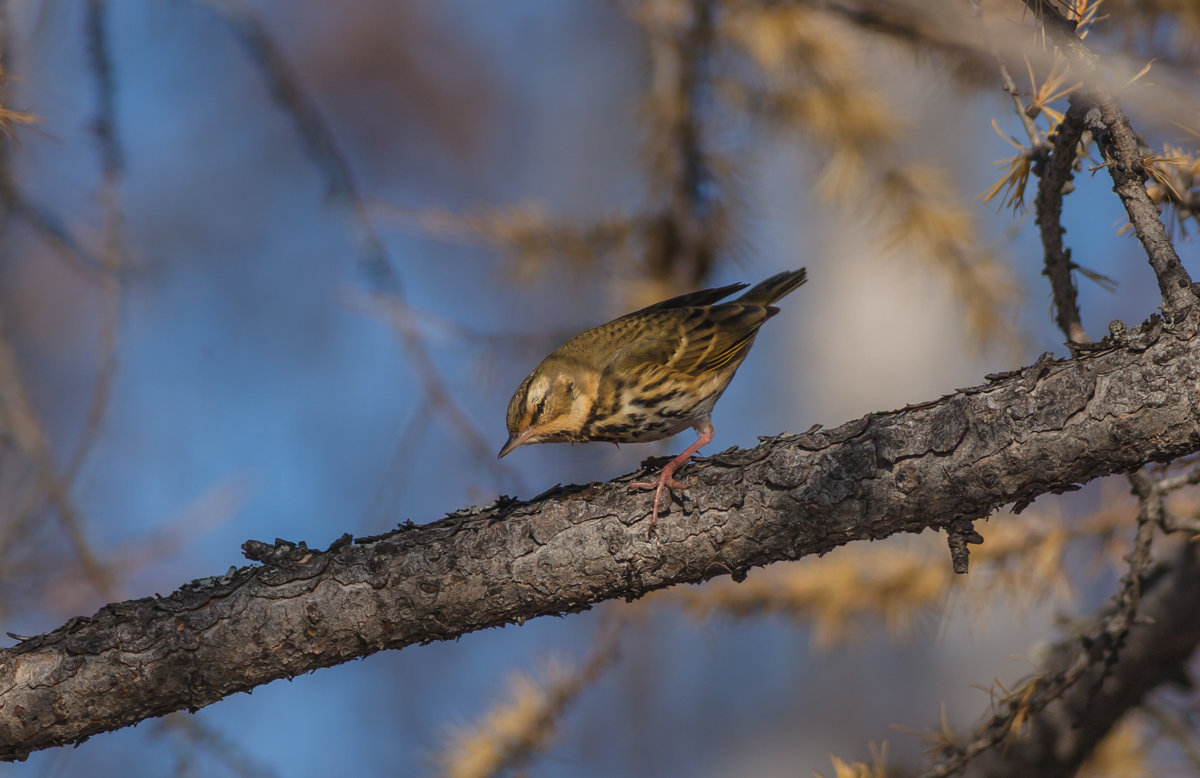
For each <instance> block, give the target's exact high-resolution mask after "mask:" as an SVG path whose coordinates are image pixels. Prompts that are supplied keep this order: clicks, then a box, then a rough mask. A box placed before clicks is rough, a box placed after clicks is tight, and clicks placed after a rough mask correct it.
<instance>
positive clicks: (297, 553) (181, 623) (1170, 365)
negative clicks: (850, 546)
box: [0, 311, 1200, 759]
mask: <svg viewBox="0 0 1200 778" xmlns="http://www.w3.org/2000/svg"><path fill="white" fill-rule="evenodd" d="M1198 329H1200V313H1197V312H1195V311H1193V312H1192V313H1191V315H1190V316H1189V317H1188V318H1187V319H1186V320H1181V321H1179V322H1177V323H1176V325H1174V326H1173V327H1171V328H1167V327H1166V326H1165V325H1163V324H1162V323H1161V322H1159V321H1157V320H1153V321H1151V322H1149V323H1148V324H1146V325H1144V326H1143V327H1142V328H1141V329H1139V330H1138V331H1136V332H1134V333H1133V334H1132V335H1130V336H1129V337H1128V338H1127V339H1125V340H1123V341H1122V342H1120V343H1114V342H1112V341H1108V342H1106V343H1103V344H1100V345H1097V346H1095V347H1093V348H1094V349H1095V350H1093V351H1089V352H1087V353H1085V354H1084V355H1083V356H1081V357H1078V358H1076V359H1073V360H1069V361H1063V360H1054V359H1051V358H1049V355H1046V356H1045V357H1044V358H1043V359H1041V360H1039V361H1038V362H1037V363H1036V364H1034V365H1032V366H1030V367H1027V368H1025V369H1023V370H1020V371H1017V372H1014V373H1008V374H1004V375H999V376H991V377H990V378H991V379H992V382H991V383H989V384H987V385H985V386H981V387H976V388H973V389H966V390H962V391H959V392H958V393H956V394H953V395H950V396H947V397H943V398H942V399H940V400H936V401H933V402H928V403H924V404H921V405H916V406H910V407H908V408H905V409H903V410H900V411H894V412H890V413H879V414H872V415H870V416H867V417H864V418H862V419H859V420H857V421H854V422H851V423H849V424H846V425H843V426H842V427H840V428H838V429H835V430H831V431H819V432H813V433H811V434H803V435H782V436H780V437H778V438H772V439H768V440H764V442H763V443H762V444H761V445H759V446H757V447H755V448H753V449H750V450H744V451H743V450H736V449H731V450H729V451H726V452H723V453H722V454H719V455H717V456H715V457H712V458H709V459H708V460H705V461H703V462H699V463H696V464H694V465H691V466H690V467H689V469H690V471H691V478H692V480H693V487H692V489H691V490H689V491H688V492H686V493H678V494H680V495H681V496H682V497H683V499H684V500H685V504H684V505H683V506H679V505H676V506H674V507H673V509H672V510H671V512H670V513H669V514H667V515H665V516H662V517H660V521H659V526H658V534H657V535H656V536H654V537H649V536H648V535H647V528H648V524H649V522H648V521H647V518H648V514H649V506H650V499H651V498H649V497H647V496H646V495H644V494H641V493H629V492H628V491H627V489H626V488H625V485H626V484H627V483H628V482H629V481H630V480H632V479H633V477H634V476H633V475H631V476H626V477H624V478H620V479H617V480H616V481H614V482H612V483H609V484H590V485H587V486H583V487H569V488H565V489H556V490H552V491H551V492H550V493H547V494H545V495H542V496H540V497H538V498H535V499H533V500H531V501H529V502H517V501H515V500H507V499H506V500H502V501H500V502H498V503H496V504H494V505H492V506H489V507H487V508H483V509H472V510H469V511H466V512H463V513H461V514H458V515H455V516H452V517H450V518H449V519H448V520H444V521H440V522H437V523H435V524H432V525H429V526H424V527H409V528H401V529H400V530H398V531H396V532H394V533H391V534H389V535H386V536H380V537H376V538H366V539H361V540H359V541H357V542H353V543H351V542H349V538H346V539H344V540H343V541H339V542H338V543H335V544H334V546H333V547H331V548H330V549H329V550H328V551H327V552H317V551H310V550H308V549H306V548H303V547H300V548H296V547H293V546H288V545H286V544H278V545H277V546H275V547H271V546H265V545H263V544H247V550H248V553H249V555H250V556H251V557H252V558H255V559H260V560H263V561H265V562H267V564H265V565H263V566H255V567H245V568H241V569H238V570H231V571H230V572H229V573H228V574H227V575H225V576H222V577H219V578H209V579H203V580H199V581H194V582H192V583H191V584H188V585H186V586H184V587H183V588H181V589H180V590H179V591H177V592H175V593H174V594H172V595H171V596H170V597H155V598H146V599H142V600H135V601H130V602H124V603H119V604H115V605H110V606H107V607H105V608H103V609H101V610H100V611H99V612H98V613H97V614H96V615H95V616H94V617H92V618H90V619H76V620H73V621H72V622H70V623H68V624H67V625H65V626H63V627H61V628H59V629H57V630H55V631H54V632H52V633H50V634H48V635H44V636H40V637H37V638H32V639H28V640H24V641H23V642H21V643H20V644H19V645H17V646H15V647H14V648H11V649H8V650H5V651H3V652H0V758H6V759H19V758H22V757H24V756H25V755H27V754H28V753H29V752H30V751H33V750H36V749H40V748H47V747H50V746H54V745H60V744H64V743H71V742H77V741H79V740H81V739H83V738H86V737H87V736H89V735H92V734H95V733H97V732H101V731H105V730H109V729H115V728H118V727H121V726H125V725H128V724H132V723H135V722H137V721H140V720H143V719H145V718H149V717H152V716H157V715H161V714H164V713H167V712H169V711H173V710H178V709H181V708H189V709H196V708H200V707H203V706H205V705H209V704H211V703H213V702H215V701H217V700H219V699H221V698H222V697H225V696H227V695H229V694H232V693H234V692H238V691H247V690H250V689H252V688H254V687H255V686H257V685H259V684H263V683H266V682H268V681H271V680H274V679H277V678H281V677H291V676H294V675H297V674H299V673H303V672H308V671H311V670H314V669H316V668H320V667H326V666H330V665H334V664H338V663H341V662H345V661H347V660H349V659H352V658H356V657H362V656H366V655H368V654H371V653H374V652H375V651H379V650H381V649H387V648H401V647H404V646H408V645H412V644H413V643H427V642H430V641H433V640H444V639H447V638H454V637H458V636H460V635H463V634H465V633H468V632H471V631H474V630H478V629H482V628H485V627H491V626H497V625H502V624H508V623H521V622H522V621H524V620H525V619H529V618H533V617H535V616H540V615H547V614H558V613H563V612H571V611H579V610H583V609H586V608H588V607H589V606H590V605H592V604H593V603H597V602H600V601H603V600H606V599H615V598H626V599H632V598H636V597H640V596H642V595H643V594H645V593H647V592H649V591H651V590H654V589H659V588H662V587H666V586H670V585H673V584H677V583H684V582H693V581H701V580H705V579H708V578H711V577H714V576H718V575H724V574H731V575H733V577H734V578H735V579H738V578H740V577H743V576H745V575H746V573H747V571H748V570H749V568H751V567H754V566H757V565H764V564H768V563H770V562H774V561H778V560H783V559H795V558H798V557H801V556H804V555H807V554H820V553H823V552H825V551H828V550H830V549H831V548H834V547H835V546H839V545H842V544H845V543H849V542H851V541H854V540H869V539H877V538H884V537H887V536H889V535H892V534H895V533H898V532H919V531H921V530H923V529H926V528H929V527H939V528H944V527H951V526H954V527H957V528H958V530H960V531H961V530H962V529H963V527H962V525H963V523H964V520H968V521H969V520H971V519H975V518H979V517H983V516H987V515H988V514H989V513H990V512H991V511H993V510H995V509H996V508H998V507H999V506H1001V505H1005V504H1008V503H1016V506H1017V508H1018V509H1019V508H1021V507H1023V506H1025V505H1027V504H1028V503H1029V502H1030V501H1032V500H1033V499H1034V498H1036V497H1037V496H1038V495H1041V494H1045V493H1047V492H1062V491H1066V490H1070V489H1073V488H1075V487H1076V486H1077V485H1078V484H1082V483H1084V482H1086V481H1089V480H1091V479H1093V478H1096V477H1098V476H1101V475H1107V474H1110V473H1117V472H1128V471H1132V470H1135V469H1137V468H1139V467H1141V466H1142V465H1144V464H1145V463H1147V462H1150V461H1168V460H1172V459H1175V458H1177V457H1180V456H1182V455H1185V454H1188V453H1191V452H1193V451H1197V450H1200V338H1198V337H1197V332H1198Z"/></svg>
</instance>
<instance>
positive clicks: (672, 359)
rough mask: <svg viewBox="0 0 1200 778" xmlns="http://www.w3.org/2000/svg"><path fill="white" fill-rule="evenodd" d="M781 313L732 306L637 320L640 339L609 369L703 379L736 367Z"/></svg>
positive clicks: (616, 356) (672, 311)
mask: <svg viewBox="0 0 1200 778" xmlns="http://www.w3.org/2000/svg"><path fill="white" fill-rule="evenodd" d="M778 311H779V309H778V308H772V307H770V306H766V305H743V304H740V303H736V302H733V303H725V304H723V305H716V306H712V307H707V308H674V309H669V310H664V311H658V312H652V313H650V314H648V315H645V316H643V317H641V318H640V319H639V320H638V327H637V329H638V332H637V334H636V336H635V337H630V338H629V339H628V340H626V341H625V342H624V343H623V344H622V346H621V348H620V349H618V350H617V351H615V352H614V354H613V358H612V360H611V361H610V362H609V365H608V369H610V370H615V371H617V372H618V373H626V372H630V373H636V372H638V371H639V370H641V369H645V368H649V367H660V368H665V369H666V370H667V371H669V372H675V373H682V374H684V375H687V376H692V377H699V376H702V375H704V374H706V373H710V372H712V371H714V370H719V369H721V368H724V367H726V366H729V365H733V366H734V367H736V366H737V364H738V363H739V362H741V361H742V359H744V358H745V356H746V352H747V351H748V350H749V348H750V346H751V344H753V342H754V336H755V335H756V334H757V333H758V328H759V327H761V326H762V324H763V322H765V321H766V320H767V319H769V318H770V317H771V316H774V315H775V314H776V313H778ZM606 372H607V371H606Z"/></svg>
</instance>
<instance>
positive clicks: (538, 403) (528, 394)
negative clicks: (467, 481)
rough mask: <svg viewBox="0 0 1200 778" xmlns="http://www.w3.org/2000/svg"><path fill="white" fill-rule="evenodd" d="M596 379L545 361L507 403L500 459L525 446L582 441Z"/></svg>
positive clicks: (575, 368)
mask: <svg viewBox="0 0 1200 778" xmlns="http://www.w3.org/2000/svg"><path fill="white" fill-rule="evenodd" d="M598 380H599V378H598V376H596V375H595V374H594V371H591V370H585V369H583V368H582V366H579V365H576V364H574V363H571V362H565V363H564V362H560V361H558V360H551V359H547V360H546V361H545V362H542V364H540V365H538V366H537V368H536V369H535V370H534V371H533V372H532V373H530V374H529V377H528V378H526V379H525V380H524V381H523V382H522V383H521V385H520V386H519V387H517V391H516V392H515V393H514V394H513V396H512V399H511V400H509V401H508V442H507V443H505V444H504V448H502V449H500V454H499V456H501V457H503V456H504V455H506V454H508V453H509V452H510V451H512V450H513V449H515V448H517V447H518V446H524V445H525V444H526V443H555V442H561V441H569V440H583V437H582V431H583V426H584V424H585V423H586V421H587V417H588V413H589V412H590V411H591V408H592V404H593V403H594V402H595V399H596V384H597V382H598Z"/></svg>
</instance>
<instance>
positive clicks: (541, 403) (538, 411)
mask: <svg viewBox="0 0 1200 778" xmlns="http://www.w3.org/2000/svg"><path fill="white" fill-rule="evenodd" d="M545 410H546V398H545V397H543V398H542V399H540V400H538V402H537V406H535V407H534V409H533V415H534V416H541V415H542V412H543V411H545Z"/></svg>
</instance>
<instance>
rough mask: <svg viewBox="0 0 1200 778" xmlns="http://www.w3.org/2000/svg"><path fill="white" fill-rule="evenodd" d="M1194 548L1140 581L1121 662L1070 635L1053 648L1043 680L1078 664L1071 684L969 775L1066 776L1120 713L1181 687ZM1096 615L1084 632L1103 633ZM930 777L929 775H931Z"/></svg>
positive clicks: (1190, 642)
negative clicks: (1159, 691)
mask: <svg viewBox="0 0 1200 778" xmlns="http://www.w3.org/2000/svg"><path fill="white" fill-rule="evenodd" d="M1198 577H1200V544H1196V543H1187V544H1181V545H1180V547H1178V548H1177V549H1176V551H1175V553H1174V554H1173V555H1172V558H1171V559H1170V561H1169V563H1165V564H1159V565H1158V566H1156V567H1154V568H1152V569H1151V570H1150V572H1149V573H1148V574H1147V576H1146V579H1145V590H1144V591H1143V592H1142V596H1141V603H1140V606H1139V618H1138V620H1137V622H1136V623H1134V624H1132V625H1130V626H1129V629H1128V633H1127V637H1126V639H1125V642H1124V645H1123V647H1122V649H1121V661H1120V662H1117V663H1115V664H1110V663H1107V662H1104V661H1098V654H1102V653H1103V651H1104V647H1103V646H1101V645H1098V644H1097V643H1095V642H1093V641H1091V640H1088V639H1086V638H1083V639H1081V638H1076V639H1073V640H1069V641H1066V642H1064V643H1062V644H1060V645H1059V646H1057V647H1055V649H1054V650H1053V651H1052V653H1051V655H1050V657H1049V659H1048V660H1047V661H1046V663H1045V664H1046V667H1047V671H1046V673H1045V677H1051V678H1052V677H1055V676H1056V675H1058V674H1062V673H1066V672H1068V671H1069V668H1072V667H1076V666H1080V665H1081V664H1082V665H1083V666H1084V667H1086V671H1085V672H1084V673H1083V675H1082V677H1081V678H1080V679H1079V681H1078V682H1077V683H1075V684H1074V685H1073V686H1072V687H1071V688H1069V689H1067V690H1066V691H1064V692H1062V693H1061V694H1060V695H1058V696H1057V698H1056V699H1053V700H1052V701H1050V702H1049V704H1048V705H1047V706H1046V707H1045V709H1044V710H1042V711H1041V712H1040V713H1038V714H1037V715H1035V716H1033V717H1031V719H1030V720H1029V723H1028V724H1027V726H1026V728H1023V729H1022V730H1021V733H1020V735H1019V736H1014V737H1011V738H1008V739H1007V740H1006V747H1005V748H1003V749H996V748H992V749H989V750H987V752H986V753H981V754H980V755H979V757H978V758H977V759H975V760H974V761H973V762H971V763H970V765H969V766H968V767H967V770H966V773H965V775H967V776H970V778H991V777H992V776H995V777H996V778H999V776H1010V775H1036V776H1039V777H1040V778H1052V777H1054V776H1063V778H1065V777H1066V776H1071V775H1074V774H1075V773H1076V771H1077V770H1078V769H1079V766H1080V764H1082V763H1083V760H1084V759H1086V758H1087V756H1088V755H1089V754H1090V753H1091V752H1092V749H1093V748H1094V747H1095V745H1096V744H1097V743H1099V742H1100V741H1101V740H1102V739H1103V738H1104V736H1105V734H1107V732H1108V731H1109V730H1110V729H1111V728H1112V726H1113V725H1114V724H1116V723H1117V722H1118V721H1120V719H1121V717H1122V716H1124V715H1125V713H1126V712H1127V711H1128V710H1129V709H1130V708H1132V707H1133V706H1135V705H1137V704H1138V703H1140V702H1141V701H1142V699H1143V698H1144V697H1145V696H1146V695H1147V694H1148V693H1150V692H1151V691H1152V690H1154V689H1155V688H1157V687H1158V686H1161V685H1163V684H1165V683H1185V684H1186V683H1187V676H1186V670H1185V665H1186V663H1187V661H1188V659H1189V657H1190V656H1191V655H1192V654H1193V653H1194V652H1195V649H1196V645H1197V643H1200V619H1197V618H1196V612H1197V610H1198V609H1200V586H1197V585H1196V581H1197V578H1198ZM1112 615H1115V614H1110V615H1109V616H1102V617H1101V618H1100V619H1098V620H1097V623H1096V625H1095V626H1094V627H1093V628H1092V629H1090V630H1088V631H1087V632H1085V633H1084V635H1085V636H1086V635H1092V634H1101V635H1102V634H1105V632H1106V629H1107V626H1106V621H1107V620H1108V619H1110V618H1111V617H1112ZM934 774H937V773H930V775H934Z"/></svg>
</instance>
